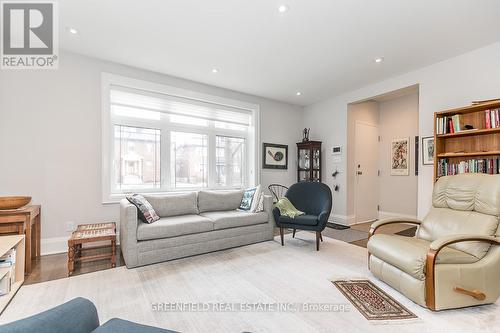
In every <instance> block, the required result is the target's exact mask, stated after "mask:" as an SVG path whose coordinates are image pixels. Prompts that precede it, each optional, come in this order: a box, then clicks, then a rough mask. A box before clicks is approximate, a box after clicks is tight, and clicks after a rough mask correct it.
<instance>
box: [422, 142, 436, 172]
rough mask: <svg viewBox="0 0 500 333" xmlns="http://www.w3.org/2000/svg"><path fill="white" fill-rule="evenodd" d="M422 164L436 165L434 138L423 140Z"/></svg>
mask: <svg viewBox="0 0 500 333" xmlns="http://www.w3.org/2000/svg"><path fill="white" fill-rule="evenodd" d="M422 162H423V163H422V164H423V165H431V164H434V137H433V136H428V137H426V138H422Z"/></svg>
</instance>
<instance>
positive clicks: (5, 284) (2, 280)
mask: <svg viewBox="0 0 500 333" xmlns="http://www.w3.org/2000/svg"><path fill="white" fill-rule="evenodd" d="M15 266H16V250H15V249H11V250H10V251H8V252H7V253H5V254H4V255H3V256H1V257H0V268H8V271H7V273H6V274H3V275H2V276H1V277H0V296H2V295H6V294H8V293H9V292H10V290H11V288H12V283H13V282H14V281H15V280H16V276H15V273H16V269H15Z"/></svg>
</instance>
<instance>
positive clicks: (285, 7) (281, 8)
mask: <svg viewBox="0 0 500 333" xmlns="http://www.w3.org/2000/svg"><path fill="white" fill-rule="evenodd" d="M289 9H290V7H288V6H287V5H281V6H279V7H278V12H280V13H285V12H287V11H288V10H289Z"/></svg>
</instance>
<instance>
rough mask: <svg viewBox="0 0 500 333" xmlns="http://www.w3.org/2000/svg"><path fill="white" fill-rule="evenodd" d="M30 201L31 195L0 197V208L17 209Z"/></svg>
mask: <svg viewBox="0 0 500 333" xmlns="http://www.w3.org/2000/svg"><path fill="white" fill-rule="evenodd" d="M30 202H31V197H23V196H16V197H0V210H7V209H18V208H21V207H24V206H26V205H27V204H29V203H30Z"/></svg>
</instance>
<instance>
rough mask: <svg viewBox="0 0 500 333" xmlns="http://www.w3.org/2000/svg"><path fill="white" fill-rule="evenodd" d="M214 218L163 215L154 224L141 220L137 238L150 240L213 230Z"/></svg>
mask: <svg viewBox="0 0 500 333" xmlns="http://www.w3.org/2000/svg"><path fill="white" fill-rule="evenodd" d="M213 229H214V223H213V222H212V220H210V219H208V218H206V217H203V216H200V215H180V216H171V217H163V218H161V219H159V220H158V221H156V222H155V223H152V224H147V223H142V222H139V224H138V225H137V239H138V240H149V239H158V238H169V237H176V236H182V235H189V234H196V233H200V232H207V231H212V230H213Z"/></svg>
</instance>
